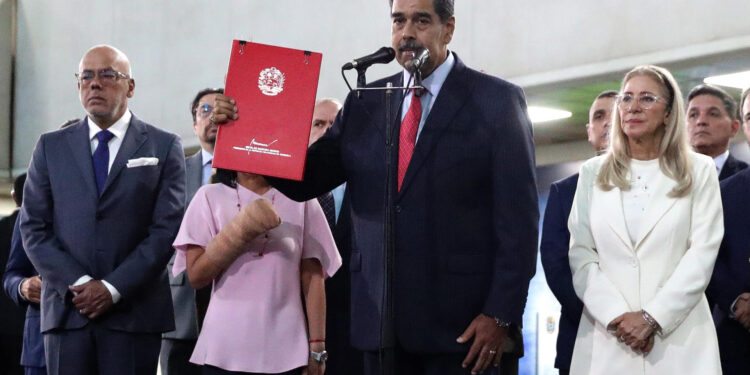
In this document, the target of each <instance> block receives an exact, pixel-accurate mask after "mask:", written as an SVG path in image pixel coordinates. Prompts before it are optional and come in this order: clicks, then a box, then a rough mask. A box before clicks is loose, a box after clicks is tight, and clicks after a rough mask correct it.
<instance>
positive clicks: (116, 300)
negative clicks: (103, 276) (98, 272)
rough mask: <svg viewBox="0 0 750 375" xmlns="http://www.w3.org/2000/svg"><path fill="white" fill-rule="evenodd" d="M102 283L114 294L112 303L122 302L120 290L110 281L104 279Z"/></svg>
mask: <svg viewBox="0 0 750 375" xmlns="http://www.w3.org/2000/svg"><path fill="white" fill-rule="evenodd" d="M102 284H104V286H105V287H107V290H109V294H111V295H112V303H117V302H120V299H121V298H122V296H121V295H120V292H118V291H117V289H115V287H114V286H113V285H112V284H110V283H108V282H107V280H102Z"/></svg>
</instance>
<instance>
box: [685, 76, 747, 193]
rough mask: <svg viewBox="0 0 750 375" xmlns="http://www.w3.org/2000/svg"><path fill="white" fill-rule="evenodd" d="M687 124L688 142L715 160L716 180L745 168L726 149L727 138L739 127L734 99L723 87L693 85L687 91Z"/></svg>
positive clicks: (727, 147)
mask: <svg viewBox="0 0 750 375" xmlns="http://www.w3.org/2000/svg"><path fill="white" fill-rule="evenodd" d="M687 124H688V133H689V134H690V145H691V146H692V147H693V149H694V150H695V152H698V153H701V154H704V155H708V156H710V157H712V158H713V159H714V163H716V171H717V172H718V174H719V180H720V181H721V180H724V179H726V178H727V177H730V176H732V175H734V174H735V173H737V172H739V171H741V170H743V169H745V168H747V163H745V162H744V161H741V160H737V159H736V158H735V157H734V156H732V155H731V154H730V153H729V140H731V139H732V138H734V135H735V134H737V131H738V130H739V128H740V121H739V119H738V118H737V103H736V102H735V101H734V99H733V98H732V97H731V96H730V95H729V94H727V92H726V91H724V90H722V89H720V88H719V87H716V86H712V85H707V84H703V85H698V86H695V87H694V88H693V89H692V90H690V93H689V94H688V105H687Z"/></svg>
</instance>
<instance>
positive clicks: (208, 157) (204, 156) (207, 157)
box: [201, 147, 214, 165]
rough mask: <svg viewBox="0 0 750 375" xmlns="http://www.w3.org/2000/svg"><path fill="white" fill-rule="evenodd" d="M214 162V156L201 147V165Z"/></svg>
mask: <svg viewBox="0 0 750 375" xmlns="http://www.w3.org/2000/svg"><path fill="white" fill-rule="evenodd" d="M213 160H214V154H212V153H210V152H208V151H206V150H204V149H203V148H202V147H201V163H203V164H202V165H206V164H208V163H211V162H212V161H213Z"/></svg>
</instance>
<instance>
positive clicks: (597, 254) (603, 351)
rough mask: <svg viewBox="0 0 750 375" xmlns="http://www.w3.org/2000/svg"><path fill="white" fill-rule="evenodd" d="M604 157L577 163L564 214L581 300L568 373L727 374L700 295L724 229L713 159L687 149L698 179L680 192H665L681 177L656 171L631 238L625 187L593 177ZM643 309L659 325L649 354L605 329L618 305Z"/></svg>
mask: <svg viewBox="0 0 750 375" xmlns="http://www.w3.org/2000/svg"><path fill="white" fill-rule="evenodd" d="M603 160H604V156H599V157H596V158H593V159H590V160H588V161H587V162H586V163H585V164H584V165H583V166H582V167H581V172H580V177H579V179H578V187H577V191H576V195H575V198H574V200H573V207H572V209H571V213H570V218H569V220H568V229H569V230H570V253H569V258H570V267H571V270H572V271H573V285H574V287H575V291H576V294H578V297H580V298H581V300H582V301H583V304H584V306H585V308H584V312H583V316H582V317H581V322H580V324H579V327H578V335H577V336H576V343H575V348H574V351H573V360H572V363H571V368H570V373H571V374H575V375H579V374H591V375H601V374H608V375H609V374H623V375H633V374H658V375H673V374H674V375H688V374H700V375H712V374H721V365H720V362H719V348H718V344H717V340H716V330H715V329H714V325H713V320H712V319H711V312H710V310H709V307H708V303H707V302H706V297H705V295H704V291H705V290H706V286H707V285H708V282H709V281H710V279H711V273H712V272H713V268H714V262H715V260H716V255H717V253H718V250H719V245H720V244H721V240H722V237H723V236H724V221H723V212H722V211H723V210H722V205H721V196H720V194H719V181H718V177H717V175H716V167H715V165H714V162H713V160H711V158H709V157H708V156H704V155H700V154H697V153H693V152H691V154H690V160H691V164H692V166H691V168H692V173H693V185H692V188H691V190H690V193H689V194H687V195H686V196H684V197H681V198H671V197H669V196H667V194H668V193H669V192H670V191H671V190H672V188H673V187H674V186H675V185H676V182H675V181H674V180H672V179H670V178H669V177H667V176H666V175H664V174H663V173H659V174H658V178H657V180H656V181H654V183H653V188H654V193H653V194H652V196H651V201H650V202H649V204H648V206H647V208H646V212H644V214H643V216H642V218H641V220H642V222H641V223H640V224H639V227H640V232H639V234H638V236H637V241H636V243H635V245H633V243H632V241H631V239H630V236H629V235H628V230H627V227H626V224H625V218H624V214H623V205H622V194H621V191H620V189H618V188H617V187H615V188H613V189H612V190H610V191H603V190H602V189H600V188H599V187H598V186H597V185H596V177H597V175H598V173H599V169H600V167H601V164H602V162H603ZM641 309H643V310H646V311H648V313H649V314H651V316H653V317H654V319H655V320H656V321H657V322H658V323H659V324H660V325H661V327H662V332H661V334H659V335H657V336H656V337H655V344H654V348H653V350H652V351H651V353H649V354H648V355H646V356H645V357H644V356H643V355H640V354H637V353H635V352H633V351H632V350H631V349H630V347H628V346H627V345H625V344H623V343H619V342H618V341H617V339H616V338H615V337H614V336H613V335H612V334H610V333H608V332H607V329H606V327H607V325H608V324H609V323H610V322H611V321H612V320H614V319H615V318H616V317H618V316H620V315H621V314H623V313H625V312H630V311H640V310H641Z"/></svg>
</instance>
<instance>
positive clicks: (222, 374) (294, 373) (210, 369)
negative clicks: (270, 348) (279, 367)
mask: <svg viewBox="0 0 750 375" xmlns="http://www.w3.org/2000/svg"><path fill="white" fill-rule="evenodd" d="M301 373H302V369H301V368H296V369H294V370H291V371H287V372H282V373H278V374H275V375H299V374H301ZM203 375H265V374H259V373H255V372H241V371H227V370H224V369H220V368H218V367H214V366H208V365H206V366H203Z"/></svg>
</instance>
